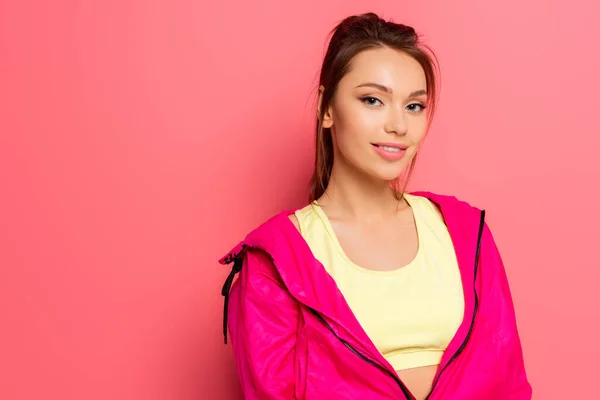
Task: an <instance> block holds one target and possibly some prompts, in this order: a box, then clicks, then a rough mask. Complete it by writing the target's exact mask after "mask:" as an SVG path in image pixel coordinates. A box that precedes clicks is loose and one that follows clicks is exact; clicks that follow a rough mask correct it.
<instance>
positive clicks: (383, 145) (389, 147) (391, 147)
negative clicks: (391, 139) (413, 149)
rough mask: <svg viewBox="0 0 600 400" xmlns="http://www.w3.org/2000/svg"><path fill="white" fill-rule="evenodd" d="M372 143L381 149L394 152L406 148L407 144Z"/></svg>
mask: <svg viewBox="0 0 600 400" xmlns="http://www.w3.org/2000/svg"><path fill="white" fill-rule="evenodd" d="M372 145H373V146H375V147H379V148H380V149H383V150H387V151H396V152H399V151H402V150H406V149H407V148H408V146H405V145H403V144H399V143H372Z"/></svg>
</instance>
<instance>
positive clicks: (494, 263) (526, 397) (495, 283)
mask: <svg viewBox="0 0 600 400" xmlns="http://www.w3.org/2000/svg"><path fill="white" fill-rule="evenodd" d="M482 239H483V243H485V249H486V251H488V252H489V253H488V254H486V255H485V262H486V265H485V269H486V272H487V273H488V274H490V280H489V287H488V288H487V291H488V295H489V299H488V301H490V302H491V303H492V302H493V304H494V306H495V307H494V309H493V310H492V313H493V314H494V321H493V323H494V327H495V329H496V331H497V333H498V335H499V337H500V338H501V339H502V342H503V343H504V346H505V347H504V348H503V349H502V350H503V352H504V353H505V354H506V360H507V365H505V366H504V368H506V371H507V382H506V383H507V385H508V386H509V394H510V397H509V399H510V400H530V399H531V396H532V389H531V385H530V384H529V382H528V380H527V374H526V372H525V363H524V360H523V350H522V347H521V340H520V338H519V332H518V329H517V321H516V315H515V308H514V305H513V300H512V295H511V292H510V287H509V283H508V278H507V275H506V270H505V268H504V264H503V262H502V258H501V256H500V253H499V251H498V247H497V246H496V244H495V243H494V239H493V237H492V233H491V231H490V229H489V227H488V226H487V224H486V225H485V227H484V231H483V238H482Z"/></svg>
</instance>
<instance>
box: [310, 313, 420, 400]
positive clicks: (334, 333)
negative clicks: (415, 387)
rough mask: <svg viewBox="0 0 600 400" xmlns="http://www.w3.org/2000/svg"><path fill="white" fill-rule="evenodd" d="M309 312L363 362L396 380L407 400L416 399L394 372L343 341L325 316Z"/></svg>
mask: <svg viewBox="0 0 600 400" xmlns="http://www.w3.org/2000/svg"><path fill="white" fill-rule="evenodd" d="M308 308H309V310H310V311H311V313H313V315H314V316H315V317H316V318H317V319H318V320H319V321H320V322H321V323H322V324H323V325H325V327H326V328H327V329H328V330H329V331H330V332H331V333H332V334H333V336H335V337H336V338H337V339H338V340H339V341H340V342H342V344H343V345H344V346H346V347H347V348H348V349H349V350H350V351H351V352H352V353H354V354H355V355H356V356H357V357H359V358H360V359H362V360H363V361H365V362H367V363H368V364H370V365H372V366H374V367H376V368H378V369H379V370H381V371H382V372H384V373H386V374H387V375H389V376H390V377H392V379H394V381H396V383H397V384H398V386H399V387H400V390H402V393H403V394H404V396H405V397H406V399H408V400H412V399H414V397H413V396H412V395H411V393H410V391H409V390H408V388H407V387H406V385H404V383H403V382H402V381H401V380H400V379H399V378H398V377H397V376H396V375H394V374H393V373H392V372H390V371H389V370H388V369H387V368H386V367H384V366H383V365H381V364H379V363H377V362H376V361H373V360H371V359H370V358H368V357H367V356H365V355H364V354H362V353H361V352H360V351H358V350H357V349H356V348H354V347H353V346H352V345H351V344H350V343H348V342H347V341H345V340H344V339H342V338H341V337H340V336H339V335H338V334H337V333H336V332H335V331H334V330H333V328H332V327H331V325H329V323H328V322H327V321H326V320H325V318H323V316H322V315H321V314H319V313H318V312H317V311H316V310H314V309H313V308H310V307H308Z"/></svg>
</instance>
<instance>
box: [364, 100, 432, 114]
mask: <svg viewBox="0 0 600 400" xmlns="http://www.w3.org/2000/svg"><path fill="white" fill-rule="evenodd" d="M360 101H361V102H362V103H363V104H366V105H367V106H369V107H380V106H382V105H383V102H382V101H381V100H379V99H378V98H377V97H373V96H363V97H361V98H360ZM426 108H427V106H425V104H422V103H410V104H408V105H407V106H406V109H407V110H408V111H409V112H411V113H415V114H416V113H420V112H423V111H424V110H425V109H426Z"/></svg>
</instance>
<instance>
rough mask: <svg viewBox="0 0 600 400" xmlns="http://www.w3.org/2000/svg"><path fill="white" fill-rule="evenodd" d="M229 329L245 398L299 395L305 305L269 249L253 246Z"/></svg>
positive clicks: (233, 299) (234, 296)
mask: <svg viewBox="0 0 600 400" xmlns="http://www.w3.org/2000/svg"><path fill="white" fill-rule="evenodd" d="M228 308H229V331H230V335H231V345H232V348H233V353H234V358H235V362H236V366H237V372H238V377H239V381H240V383H241V386H242V391H243V393H244V398H245V399H247V400H279V399H286V400H289V399H295V398H296V396H295V349H296V334H297V331H298V318H299V307H298V303H297V301H296V300H295V299H294V298H293V297H292V296H291V295H290V294H289V292H288V290H287V289H286V287H285V286H284V284H283V282H282V281H281V278H280V276H279V274H278V273H277V270H276V269H275V266H274V265H273V262H272V260H271V258H270V256H269V255H268V254H266V253H265V252H263V251H260V250H257V249H248V250H247V251H246V252H245V255H244V263H243V265H242V269H241V271H240V275H239V277H238V279H237V280H236V281H235V282H234V284H233V286H232V289H231V295H230V303H229V307H228Z"/></svg>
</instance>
